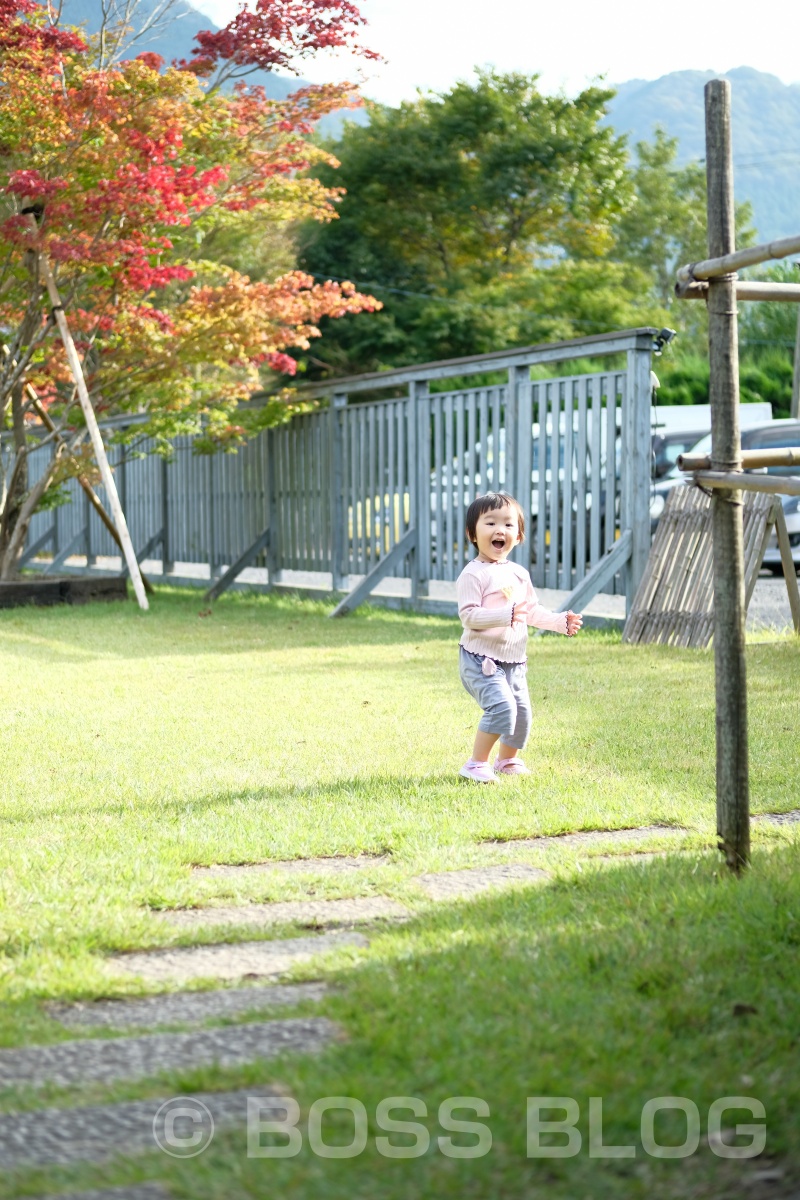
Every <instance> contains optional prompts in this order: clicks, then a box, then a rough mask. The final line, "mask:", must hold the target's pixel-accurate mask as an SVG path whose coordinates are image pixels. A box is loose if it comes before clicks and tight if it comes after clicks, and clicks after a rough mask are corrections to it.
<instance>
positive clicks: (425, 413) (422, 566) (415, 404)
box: [409, 379, 433, 600]
mask: <svg viewBox="0 0 800 1200" xmlns="http://www.w3.org/2000/svg"><path fill="white" fill-rule="evenodd" d="M409 397H410V399H411V411H412V420H413V421H414V425H415V433H416V440H417V444H416V454H415V455H414V459H413V462H410V463H409V467H410V471H413V472H414V485H415V486H414V488H413V489H412V490H413V494H414V496H415V498H416V504H415V506H414V507H415V509H416V512H415V514H413V515H412V524H416V527H417V549H416V559H415V562H414V571H413V576H412V591H413V592H415V593H416V594H415V596H414V599H415V600H416V599H419V597H420V595H423V596H427V594H428V592H429V590H430V578H431V575H432V574H433V564H432V563H431V415H430V414H431V405H430V395H429V392H428V381H427V379H415V380H412V382H411V383H410V384H409Z"/></svg>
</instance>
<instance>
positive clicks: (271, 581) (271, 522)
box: [264, 428, 281, 591]
mask: <svg viewBox="0 0 800 1200" xmlns="http://www.w3.org/2000/svg"><path fill="white" fill-rule="evenodd" d="M264 437H265V438H266V439H267V489H266V490H267V514H266V516H267V519H266V521H265V522H264V525H265V526H267V527H268V528H269V541H268V542H267V586H268V587H269V589H270V591H272V589H273V588H274V587H275V584H276V583H279V582H280V578H281V566H280V551H281V539H280V522H279V521H278V486H277V484H278V477H277V464H276V455H275V440H276V438H277V437H278V429H276V428H272V429H266V430H265V431H264Z"/></svg>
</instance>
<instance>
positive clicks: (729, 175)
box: [695, 79, 800, 874]
mask: <svg viewBox="0 0 800 1200" xmlns="http://www.w3.org/2000/svg"><path fill="white" fill-rule="evenodd" d="M705 107H706V177H707V183H708V253H709V259H710V260H711V262H712V263H715V265H714V266H712V267H710V266H709V264H708V263H704V264H702V266H703V267H704V273H705V277H706V278H708V279H709V288H708V348H709V361H710V369H711V382H710V397H709V398H710V401H711V461H712V466H713V467H714V470H715V471H722V472H725V473H728V474H736V473H738V472H740V471H741V469H742V463H741V439H740V436H739V346H738V329H737V314H736V279H735V277H734V276H733V275H730V274H725V273H724V272H727V271H731V270H734V269H735V266H734V265H733V264H734V260H738V258H739V256H737V255H734V249H735V240H734V238H735V232H734V231H735V224H734V204H733V159H732V154H731V85H730V83H729V81H728V80H727V79H712V80H710V81H709V82H708V83H707V84H706V87H705ZM795 241H796V243H797V244H796V246H795V245H794V244H793V247H792V249H786V253H787V254H790V253H792V252H793V250H800V238H797V239H795ZM776 245H777V243H776ZM769 249H770V251H772V250H774V249H775V247H774V246H773V247H770V248H769ZM773 256H774V255H773V254H772V253H770V257H773ZM750 261H753V262H758V261H761V260H760V259H759V258H758V256H756V257H754V258H752V259H751V260H750ZM720 264H724V271H720V269H719V268H720ZM742 265H743V264H742ZM697 274H698V272H697V271H695V275H697ZM711 518H712V533H713V544H714V663H715V676H716V700H717V739H716V740H717V833H718V835H719V838H720V849H721V850H722V851H723V853H724V855H725V861H726V863H727V865H728V866H729V867H730V869H731V870H732V871H734V872H735V873H736V874H739V873H740V872H741V871H742V869H743V868H744V867H746V866H747V864H748V862H749V859H750V797H749V779H748V746H747V677H746V669H745V652H744V637H745V622H744V618H745V606H744V547H743V528H742V493H741V492H740V491H739V490H738V489H737V490H734V489H732V488H731V489H728V488H724V489H723V488H715V489H714V492H713V497H712V500H711Z"/></svg>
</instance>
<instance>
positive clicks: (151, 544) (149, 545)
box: [121, 529, 164, 579]
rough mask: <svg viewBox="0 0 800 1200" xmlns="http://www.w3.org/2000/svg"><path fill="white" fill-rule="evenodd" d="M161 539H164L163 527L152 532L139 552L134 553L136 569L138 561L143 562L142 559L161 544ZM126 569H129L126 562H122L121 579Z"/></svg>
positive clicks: (125, 573) (147, 556) (126, 571)
mask: <svg viewBox="0 0 800 1200" xmlns="http://www.w3.org/2000/svg"><path fill="white" fill-rule="evenodd" d="M163 539H164V530H163V529H159V530H158V532H157V533H154V534H153V536H152V537H151V538H148V540H147V541H146V542H145V544H144V545H143V546H142V548H141V550H139V552H138V553H137V554H136V566H137V569H138V566H139V563H140V562H144V560H145V559H146V558H149V557H150V555H151V554H152V553H153V551H154V550H155V549H156V547H157V546H160V545H161V543H162V541H163ZM128 570H129V568H128V564H127V562H126V563H123V566H122V572H121V574H122V577H123V579H124V578H125V576H126V575H127V574H128Z"/></svg>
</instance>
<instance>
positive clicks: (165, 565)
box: [161, 458, 174, 578]
mask: <svg viewBox="0 0 800 1200" xmlns="http://www.w3.org/2000/svg"><path fill="white" fill-rule="evenodd" d="M173 569H174V563H173V561H172V558H171V555H170V544H169V460H168V459H166V458H162V459H161V575H162V577H163V578H166V576H167V575H168V574H169V572H170V571H172V570H173Z"/></svg>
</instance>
